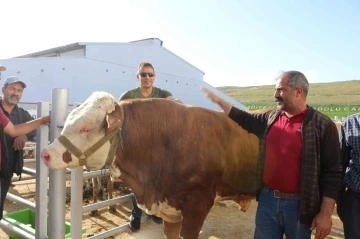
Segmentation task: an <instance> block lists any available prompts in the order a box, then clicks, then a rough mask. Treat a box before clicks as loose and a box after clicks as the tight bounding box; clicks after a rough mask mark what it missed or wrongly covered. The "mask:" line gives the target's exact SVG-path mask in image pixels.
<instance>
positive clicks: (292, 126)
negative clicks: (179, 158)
mask: <svg viewBox="0 0 360 239" xmlns="http://www.w3.org/2000/svg"><path fill="white" fill-rule="evenodd" d="M308 90H309V83H308V81H307V79H306V77H305V75H304V74H302V73H301V72H298V71H287V72H284V73H283V74H281V75H280V76H279V78H278V81H277V84H276V87H275V93H274V98H275V101H276V102H277V105H278V109H277V110H270V111H268V112H266V113H261V114H249V113H247V112H244V111H241V110H239V109H237V108H235V107H232V106H231V105H230V104H228V103H227V102H225V101H224V100H222V99H220V98H219V97H217V96H216V95H214V94H213V93H212V92H209V91H207V90H205V92H207V96H208V97H209V98H210V99H211V100H212V101H213V102H215V103H217V104H219V105H220V107H221V108H222V109H223V110H224V111H225V113H226V114H227V115H228V116H229V117H230V118H231V119H233V120H234V121H235V122H237V123H238V124H239V126H241V127H242V128H244V129H245V130H247V131H248V132H250V133H253V134H255V135H257V136H258V137H259V139H260V140H259V142H260V145H259V160H258V168H257V175H256V178H257V180H256V181H255V182H254V190H256V191H257V192H258V197H257V199H258V208H257V213H256V219H255V224H256V228H255V238H256V239H260V238H283V235H284V234H285V235H286V238H307V239H310V237H311V231H312V230H314V229H316V233H315V238H316V239H322V238H325V237H326V236H327V235H328V234H329V233H330V231H331V226H332V219H331V216H332V213H333V209H334V204H335V200H336V199H337V197H338V194H339V192H340V190H341V186H342V183H341V168H340V144H339V139H338V132H337V128H336V126H335V123H334V122H333V121H332V120H331V119H329V118H328V117H327V116H325V115H323V114H321V113H320V112H318V111H316V110H315V109H313V108H312V107H310V106H308V105H307V104H306V96H307V93H308ZM239 176H241V175H239Z"/></svg>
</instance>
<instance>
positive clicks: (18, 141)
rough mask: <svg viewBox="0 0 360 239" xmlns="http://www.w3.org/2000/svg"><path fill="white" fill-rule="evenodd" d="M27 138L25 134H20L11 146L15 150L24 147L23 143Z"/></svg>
mask: <svg viewBox="0 0 360 239" xmlns="http://www.w3.org/2000/svg"><path fill="white" fill-rule="evenodd" d="M27 140H28V138H27V136H26V135H21V136H19V137H16V138H15V140H14V144H13V146H12V147H13V148H14V149H15V150H21V149H23V148H24V147H25V143H26V141H27Z"/></svg>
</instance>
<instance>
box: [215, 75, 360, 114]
mask: <svg viewBox="0 0 360 239" xmlns="http://www.w3.org/2000/svg"><path fill="white" fill-rule="evenodd" d="M274 88H275V84H274V85H263V86H251V87H235V86H224V87H218V89H219V90H221V91H222V92H224V93H225V94H227V95H229V96H230V97H232V98H234V99H235V100H237V101H239V102H241V103H242V104H244V105H246V106H247V107H249V109H259V108H262V107H265V108H268V107H276V106H275V101H274V97H273V94H274ZM307 103H308V105H310V106H313V107H315V108H316V109H318V110H319V111H321V112H323V113H324V114H326V115H328V116H329V117H330V118H334V117H335V116H337V117H339V118H340V119H341V117H346V116H348V115H352V114H355V113H360V80H351V81H339V82H330V83H313V84H310V88H309V93H308V97H307Z"/></svg>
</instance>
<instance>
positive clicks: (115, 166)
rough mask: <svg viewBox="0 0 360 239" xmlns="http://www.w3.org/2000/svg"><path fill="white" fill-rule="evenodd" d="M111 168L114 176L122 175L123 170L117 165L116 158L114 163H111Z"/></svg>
mask: <svg viewBox="0 0 360 239" xmlns="http://www.w3.org/2000/svg"><path fill="white" fill-rule="evenodd" d="M109 169H110V173H111V175H112V176H113V177H114V178H118V177H120V175H121V171H120V169H119V167H118V166H117V165H116V163H115V159H114V161H113V162H112V164H111V165H110V167H109Z"/></svg>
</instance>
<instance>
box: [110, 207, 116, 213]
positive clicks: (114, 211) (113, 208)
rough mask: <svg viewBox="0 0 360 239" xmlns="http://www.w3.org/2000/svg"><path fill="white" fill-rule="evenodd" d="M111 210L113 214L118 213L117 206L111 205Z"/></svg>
mask: <svg viewBox="0 0 360 239" xmlns="http://www.w3.org/2000/svg"><path fill="white" fill-rule="evenodd" d="M109 212H110V213H112V214H115V213H116V207H115V206H110V207H109Z"/></svg>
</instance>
